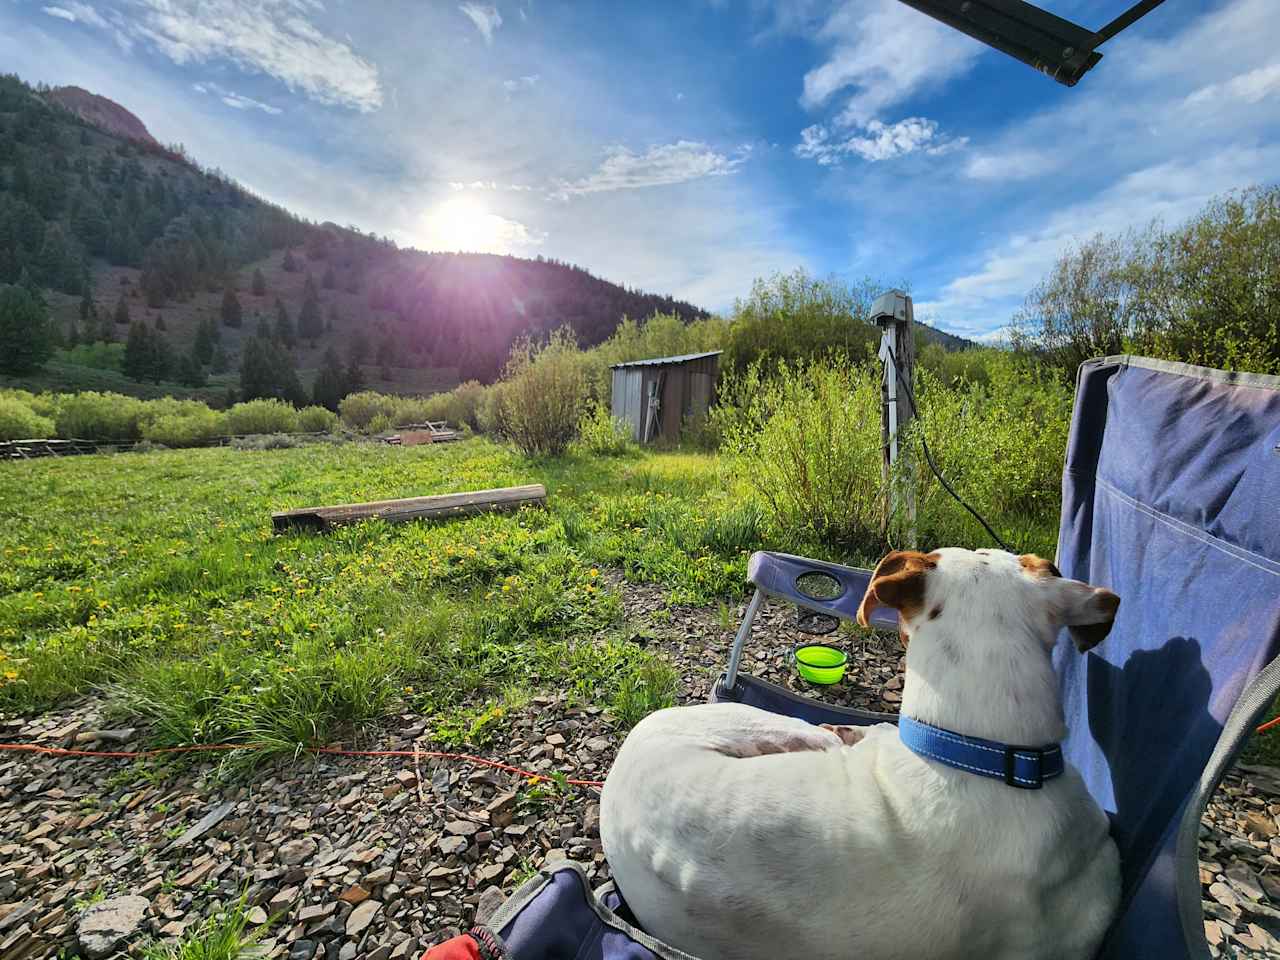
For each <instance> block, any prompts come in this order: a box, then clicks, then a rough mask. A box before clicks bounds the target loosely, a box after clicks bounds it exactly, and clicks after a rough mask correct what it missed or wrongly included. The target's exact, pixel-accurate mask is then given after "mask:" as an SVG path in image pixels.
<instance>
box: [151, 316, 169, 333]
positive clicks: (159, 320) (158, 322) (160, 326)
mask: <svg viewBox="0 0 1280 960" xmlns="http://www.w3.org/2000/svg"><path fill="white" fill-rule="evenodd" d="M154 326H155V328H156V329H157V330H165V329H167V328H166V327H165V325H164V314H161V313H157V314H156V318H155V322H154Z"/></svg>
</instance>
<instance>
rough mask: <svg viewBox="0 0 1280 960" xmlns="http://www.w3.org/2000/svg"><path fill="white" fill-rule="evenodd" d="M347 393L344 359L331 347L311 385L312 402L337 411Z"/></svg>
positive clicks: (325, 354) (326, 352) (325, 353)
mask: <svg viewBox="0 0 1280 960" xmlns="http://www.w3.org/2000/svg"><path fill="white" fill-rule="evenodd" d="M347 393H348V390H347V375H346V372H345V371H344V370H343V369H342V361H341V360H340V359H339V358H338V351H336V350H334V349H333V347H329V349H327V350H325V352H324V359H323V360H321V361H320V369H319V370H318V371H317V372H316V380H315V383H313V384H312V385H311V402H312V403H314V404H316V405H317V406H321V407H325V408H326V409H329V410H332V411H333V412H334V413H337V412H338V404H339V403H341V402H342V398H343V397H345V396H346V395H347Z"/></svg>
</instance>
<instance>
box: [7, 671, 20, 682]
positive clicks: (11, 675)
mask: <svg viewBox="0 0 1280 960" xmlns="http://www.w3.org/2000/svg"><path fill="white" fill-rule="evenodd" d="M4 678H5V679H6V680H17V679H18V671H17V670H6V671H5V672H4Z"/></svg>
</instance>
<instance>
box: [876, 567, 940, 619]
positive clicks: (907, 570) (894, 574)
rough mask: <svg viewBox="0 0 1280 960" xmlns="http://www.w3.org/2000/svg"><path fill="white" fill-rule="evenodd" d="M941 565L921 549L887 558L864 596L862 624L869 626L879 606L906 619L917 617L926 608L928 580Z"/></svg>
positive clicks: (877, 569)
mask: <svg viewBox="0 0 1280 960" xmlns="http://www.w3.org/2000/svg"><path fill="white" fill-rule="evenodd" d="M937 565H938V562H937V560H935V559H934V558H933V557H932V556H931V555H930V554H927V553H920V552H919V551H918V550H895V551H893V553H891V554H889V555H888V556H886V557H885V558H884V559H883V560H881V561H880V562H879V563H878V564H876V569H875V572H874V573H873V574H871V582H870V583H869V584H867V592H866V593H864V594H863V595H862V603H861V604H859V605H858V623H860V624H861V625H862V626H864V627H866V626H869V625H870V623H871V614H872V613H874V612H875V609H876V607H893V608H894V609H895V610H897V611H898V612H899V613H900V614H902V615H903V616H906V617H911V616H914V615H915V613H916V612H917V611H918V610H919V608H920V607H922V606H924V583H925V577H926V576H927V575H928V573H929V571H930V570H932V569H933V568H934V567H936V566H937Z"/></svg>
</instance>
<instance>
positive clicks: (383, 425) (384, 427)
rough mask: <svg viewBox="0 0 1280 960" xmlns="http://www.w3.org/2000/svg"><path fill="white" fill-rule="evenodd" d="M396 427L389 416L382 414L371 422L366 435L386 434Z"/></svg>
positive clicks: (366, 429)
mask: <svg viewBox="0 0 1280 960" xmlns="http://www.w3.org/2000/svg"><path fill="white" fill-rule="evenodd" d="M394 426H395V424H394V423H392V422H391V418H390V417H389V416H387V415H386V414H385V413H380V414H378V415H377V416H375V417H374V418H373V419H372V420H370V421H369V423H368V425H367V426H366V427H365V428H364V429H365V432H366V433H369V434H377V433H386V432H387V431H388V430H390V429H391V428H392V427H394Z"/></svg>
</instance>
